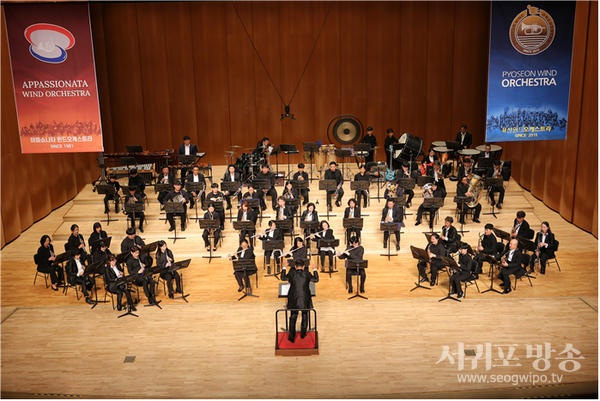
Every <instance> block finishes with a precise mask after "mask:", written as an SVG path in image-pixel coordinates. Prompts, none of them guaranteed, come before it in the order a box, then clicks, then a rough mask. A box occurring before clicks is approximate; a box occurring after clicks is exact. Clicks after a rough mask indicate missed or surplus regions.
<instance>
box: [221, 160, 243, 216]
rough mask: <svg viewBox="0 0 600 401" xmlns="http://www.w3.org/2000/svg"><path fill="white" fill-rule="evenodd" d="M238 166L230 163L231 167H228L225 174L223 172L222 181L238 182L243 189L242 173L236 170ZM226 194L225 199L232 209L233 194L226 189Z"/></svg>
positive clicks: (228, 206)
mask: <svg viewBox="0 0 600 401" xmlns="http://www.w3.org/2000/svg"><path fill="white" fill-rule="evenodd" d="M236 170H237V169H236V167H235V165H234V164H230V165H229V167H227V171H226V172H225V174H223V178H222V179H221V181H223V182H237V183H238V186H239V189H240V191H241V189H242V175H241V174H240V173H238V172H237V171H236ZM223 194H224V195H225V200H226V201H227V210H229V209H231V196H232V195H233V194H230V193H229V191H225V192H224V193H223Z"/></svg>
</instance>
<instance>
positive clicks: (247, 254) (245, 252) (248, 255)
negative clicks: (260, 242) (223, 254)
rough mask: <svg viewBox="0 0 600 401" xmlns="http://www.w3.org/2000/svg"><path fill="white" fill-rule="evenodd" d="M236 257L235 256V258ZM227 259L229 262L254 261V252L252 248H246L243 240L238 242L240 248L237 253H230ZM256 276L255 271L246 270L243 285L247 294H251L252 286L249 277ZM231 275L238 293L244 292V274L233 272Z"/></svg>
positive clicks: (246, 243)
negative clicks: (233, 277) (236, 260)
mask: <svg viewBox="0 0 600 401" xmlns="http://www.w3.org/2000/svg"><path fill="white" fill-rule="evenodd" d="M236 255H237V256H236ZM227 257H228V258H229V260H235V259H238V258H239V259H240V260H241V259H244V260H254V259H255V256H254V250H253V249H252V248H250V247H249V246H248V241H246V240H245V239H243V240H242V241H241V242H240V246H239V248H238V249H237V252H236V253H235V254H233V253H230V254H229V255H227ZM253 274H256V270H246V277H245V281H246V282H245V284H246V288H247V289H248V294H252V286H251V285H250V276H251V275H253ZM233 275H234V276H235V280H236V281H237V283H238V286H239V287H238V292H242V291H243V290H244V272H241V271H235V272H233Z"/></svg>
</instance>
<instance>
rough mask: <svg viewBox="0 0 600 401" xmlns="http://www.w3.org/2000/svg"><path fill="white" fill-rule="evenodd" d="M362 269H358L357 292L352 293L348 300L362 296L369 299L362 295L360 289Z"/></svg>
mask: <svg viewBox="0 0 600 401" xmlns="http://www.w3.org/2000/svg"><path fill="white" fill-rule="evenodd" d="M359 280H360V269H358V268H357V269H356V294H354V295H352V296H351V297H350V298H348V300H350V299H353V298H357V297H358V298H362V299H369V298H367V297H365V296H363V295H360V293H359V291H360V282H359Z"/></svg>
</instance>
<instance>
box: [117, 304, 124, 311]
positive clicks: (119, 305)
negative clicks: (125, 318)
mask: <svg viewBox="0 0 600 401" xmlns="http://www.w3.org/2000/svg"><path fill="white" fill-rule="evenodd" d="M121 309H123V307H122V306H121V304H117V310H118V311H119V312H121Z"/></svg>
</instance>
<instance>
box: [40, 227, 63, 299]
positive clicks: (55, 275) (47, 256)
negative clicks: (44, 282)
mask: <svg viewBox="0 0 600 401" xmlns="http://www.w3.org/2000/svg"><path fill="white" fill-rule="evenodd" d="M50 242H51V240H50V236H49V235H43V236H42V238H41V239H40V244H41V246H40V247H39V248H38V250H37V255H36V263H37V270H38V271H39V272H42V273H48V274H49V275H50V281H51V282H52V289H53V290H54V291H58V286H59V285H61V284H62V282H63V277H64V271H63V268H62V267H61V266H60V265H57V266H56V267H54V266H52V264H53V263H54V259H55V258H56V255H55V254H54V247H53V246H52V244H51V243H50Z"/></svg>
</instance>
